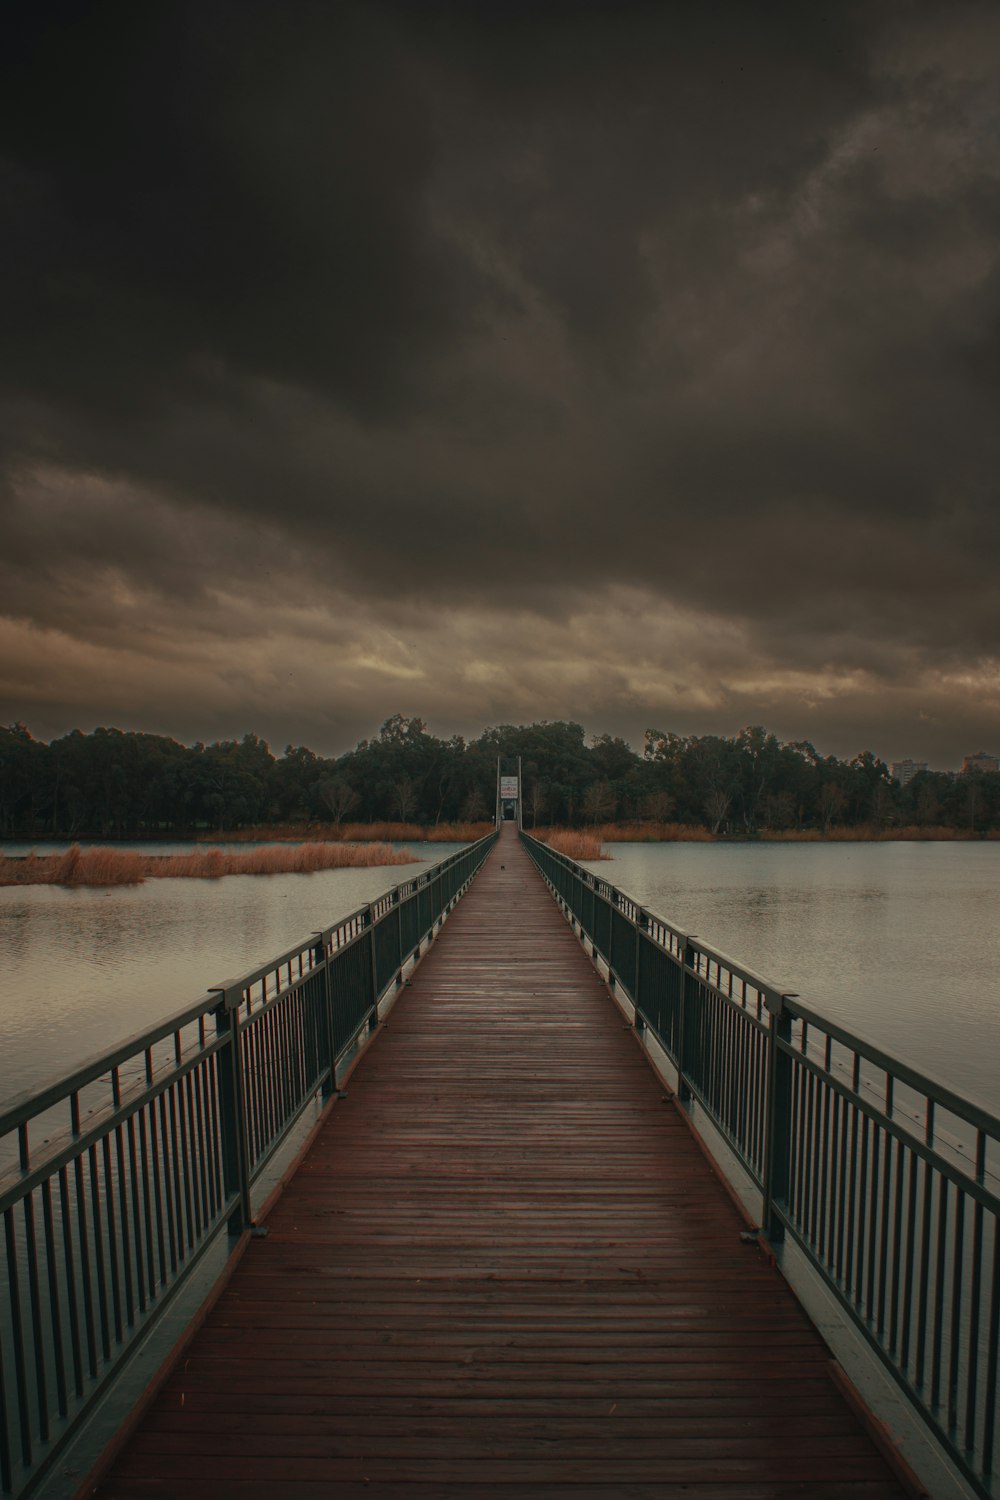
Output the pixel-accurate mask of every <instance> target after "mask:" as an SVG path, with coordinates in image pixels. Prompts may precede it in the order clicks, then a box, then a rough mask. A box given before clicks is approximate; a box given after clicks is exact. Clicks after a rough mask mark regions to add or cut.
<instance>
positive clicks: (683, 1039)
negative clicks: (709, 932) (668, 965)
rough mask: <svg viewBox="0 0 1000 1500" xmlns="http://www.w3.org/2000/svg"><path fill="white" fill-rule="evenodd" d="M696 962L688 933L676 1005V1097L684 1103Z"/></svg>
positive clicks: (688, 1090)
mask: <svg viewBox="0 0 1000 1500" xmlns="http://www.w3.org/2000/svg"><path fill="white" fill-rule="evenodd" d="M697 963H698V950H697V948H696V947H695V946H694V941H693V937H692V935H690V934H689V935H688V936H687V937H685V939H684V950H683V959H682V963H681V984H680V1003H679V1005H678V1007H677V1099H678V1102H679V1103H681V1104H685V1103H686V1102H687V1101H688V1099H690V1097H691V1085H690V1084H689V1083H688V1081H687V1074H688V1045H689V1043H688V1033H689V1030H690V1027H689V1026H688V1021H689V1019H690V1017H689V1015H688V1012H689V1010H692V1009H693V1008H694V1000H695V996H696V994H697V992H698V973H697Z"/></svg>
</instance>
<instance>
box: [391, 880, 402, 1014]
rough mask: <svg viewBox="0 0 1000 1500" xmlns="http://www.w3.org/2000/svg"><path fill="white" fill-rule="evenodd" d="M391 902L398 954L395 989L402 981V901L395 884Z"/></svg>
mask: <svg viewBox="0 0 1000 1500" xmlns="http://www.w3.org/2000/svg"><path fill="white" fill-rule="evenodd" d="M392 904H393V906H394V907H395V908H396V952H397V953H398V955H399V968H398V969H397V970H396V988H397V990H398V989H399V988H400V987H401V985H402V983H403V902H402V900H401V898H400V894H399V886H398V885H397V886H396V888H395V890H394V891H393V893H392Z"/></svg>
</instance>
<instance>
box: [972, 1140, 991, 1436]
mask: <svg viewBox="0 0 1000 1500" xmlns="http://www.w3.org/2000/svg"><path fill="white" fill-rule="evenodd" d="M985 1180H986V1133H985V1131H983V1130H977V1131H976V1182H977V1183H978V1184H979V1185H980V1186H982V1185H983V1183H984V1182H985ZM995 1232H996V1225H995V1223H994V1233H995ZM982 1296H983V1205H982V1204H981V1203H980V1202H979V1200H978V1199H977V1200H976V1202H975V1205H974V1207H973V1210H972V1277H971V1280H970V1286H969V1364H968V1373H967V1376H966V1391H965V1447H966V1449H967V1451H968V1452H970V1453H971V1451H972V1449H973V1448H974V1447H975V1443H976V1422H977V1415H978V1414H977V1410H976V1400H977V1396H978V1391H979V1319H980V1314H981V1311H982Z"/></svg>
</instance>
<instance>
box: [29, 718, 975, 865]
mask: <svg viewBox="0 0 1000 1500" xmlns="http://www.w3.org/2000/svg"><path fill="white" fill-rule="evenodd" d="M518 756H520V757H521V762H522V775H523V798H524V821H525V824H526V825H527V826H528V827H531V826H541V825H543V824H559V825H563V826H568V827H580V826H585V825H597V824H602V823H608V822H615V821H620V822H621V821H628V822H632V821H635V822H640V823H642V822H646V823H653V822H655V823H678V824H685V825H694V826H697V827H701V828H704V829H708V830H709V831H710V832H712V833H716V834H729V835H733V836H752V835H754V834H757V833H761V832H765V831H784V830H803V831H805V830H820V831H824V832H830V831H831V830H832V829H834V828H838V827H840V828H857V827H860V826H874V827H876V828H879V829H883V830H888V829H891V828H892V827H896V826H898V827H902V826H914V825H916V826H923V827H944V828H952V829H955V830H956V831H958V830H961V831H963V832H972V833H981V832H986V831H988V830H990V829H994V828H1000V775H998V774H996V773H981V772H970V773H967V774H962V775H953V774H951V773H946V772H938V771H925V772H922V773H921V774H920V775H918V776H916V777H915V778H914V779H913V780H912V781H911V782H910V783H909V784H908V785H907V786H905V787H901V786H900V785H899V783H898V782H896V781H894V780H893V778H892V776H891V775H890V771H889V767H888V766H887V765H886V764H885V763H884V762H883V761H882V760H880V759H879V758H878V757H877V756H876V755H875V754H873V752H872V751H870V750H865V751H862V752H861V753H860V754H859V755H856V756H854V757H853V759H851V760H839V759H837V757H836V756H832V755H828V756H823V755H821V754H820V753H819V752H818V751H817V750H816V748H815V747H814V746H813V745H812V744H811V743H810V742H809V741H807V740H801V741H795V742H792V743H788V744H785V743H782V742H781V741H780V740H778V739H777V737H776V736H775V735H773V734H771V733H769V732H768V731H766V730H765V729H764V728H762V727H761V726H759V725H751V726H749V727H748V728H746V729H741V730H740V731H739V733H737V734H734V735H730V736H720V735H689V736H682V735H676V734H671V733H664V732H662V731H660V730H657V729H650V730H647V732H646V735H645V741H644V745H643V749H642V752H641V753H637V752H636V751H635V750H633V749H632V747H631V745H629V744H628V743H627V742H626V741H625V740H623V739H621V738H619V737H618V736H612V735H607V734H604V735H597V736H593V737H591V739H590V741H589V743H588V740H587V736H586V733H585V731H584V728H583V726H582V725H581V724H577V723H570V722H566V721H558V722H542V723H536V724H528V725H513V724H502V725H497V726H492V727H489V728H487V729H484V730H483V732H482V734H480V735H479V737H478V738H476V739H472V740H466V739H464V738H463V737H462V736H460V735H454V736H452V737H451V738H450V739H439V738H438V737H437V736H435V735H433V734H431V733H430V732H429V731H428V729H427V727H426V724H425V723H424V721H423V720H422V719H420V718H416V717H414V718H409V717H407V716H405V715H403V714H395V715H393V716H392V718H390V719H387V720H386V722H385V723H384V724H383V725H382V727H381V729H380V730H379V731H378V733H377V734H376V735H375V736H374V737H373V738H372V739H370V740H362V741H361V743H360V744H359V745H358V746H357V747H356V748H355V749H354V750H350V751H348V752H347V753H346V754H344V755H340V756H336V757H333V758H328V757H323V756H319V755H316V754H315V753H314V752H313V751H312V750H309V749H307V748H306V747H305V746H303V745H288V746H286V748H285V750H284V752H283V753H282V754H281V755H275V754H273V753H272V751H271V750H270V748H269V747H268V745H267V743H266V742H265V741H264V740H262V739H260V738H259V737H258V736H257V735H256V734H246V735H244V736H243V738H242V739H239V740H221V741H218V742H216V743H214V744H210V745H204V744H200V743H199V744H195V745H190V746H186V745H182V744H180V743H178V742H177V741H176V740H173V739H170V738H168V737H166V736H163V735H152V734H139V733H133V732H131V731H126V730H121V729H95V730H94V731H93V732H92V733H90V734H84V733H82V732H81V731H80V730H74V731H73V732H72V733H70V734H66V735H63V736H62V737H61V738H58V739H53V740H51V741H50V742H48V743H46V742H44V741H41V740H36V739H34V738H33V737H32V735H31V733H30V732H29V730H28V729H27V728H25V726H24V725H23V724H14V725H11V726H9V727H0V837H3V838H8V839H34V838H44V837H69V838H82V837H90V838H95V837H96V838H134V837H155V836H157V835H163V836H166V835H183V834H191V833H195V832H198V831H205V830H220V831H231V830H236V829H239V828H246V827H257V826H263V825H278V824H302V823H306V824H343V823H345V822H363V823H376V822H403V823H419V824H423V825H432V824H433V825H438V824H440V823H442V822H454V821H477V820H480V819H488V818H492V816H493V811H494V804H495V793H496V771H497V761H498V758H499V760H500V763H501V765H502V768H503V770H504V771H505V772H512V771H514V770H516V765H517V758H518Z"/></svg>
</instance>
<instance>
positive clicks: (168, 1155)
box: [160, 1083, 184, 1277]
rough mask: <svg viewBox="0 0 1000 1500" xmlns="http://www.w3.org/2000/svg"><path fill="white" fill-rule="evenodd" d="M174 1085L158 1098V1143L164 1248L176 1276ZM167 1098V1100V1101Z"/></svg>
mask: <svg viewBox="0 0 1000 1500" xmlns="http://www.w3.org/2000/svg"><path fill="white" fill-rule="evenodd" d="M173 1094H174V1085H173V1084H172V1083H171V1084H170V1085H169V1087H168V1088H166V1089H165V1090H164V1092H163V1093H162V1094H161V1095H160V1139H161V1140H162V1141H163V1187H164V1194H163V1197H164V1202H165V1205H166V1210H167V1247H168V1249H169V1252H170V1274H171V1276H172V1277H173V1276H176V1274H177V1267H178V1264H179V1263H180V1262H181V1261H182V1260H183V1259H184V1247H183V1239H184V1232H183V1230H182V1228H181V1179H180V1167H179V1165H178V1161H177V1135H176V1129H175V1118H174V1107H173ZM168 1095H169V1097H168Z"/></svg>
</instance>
